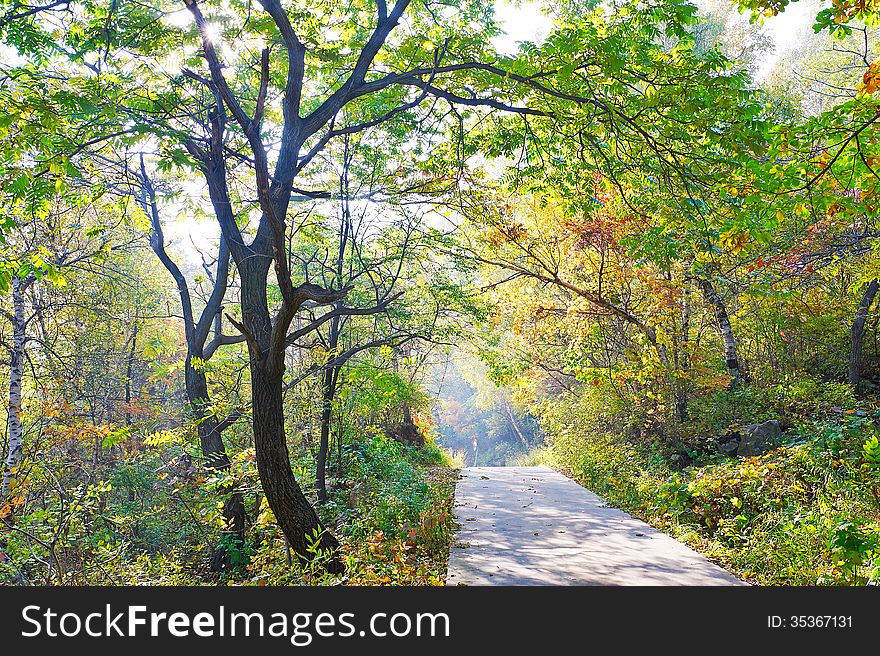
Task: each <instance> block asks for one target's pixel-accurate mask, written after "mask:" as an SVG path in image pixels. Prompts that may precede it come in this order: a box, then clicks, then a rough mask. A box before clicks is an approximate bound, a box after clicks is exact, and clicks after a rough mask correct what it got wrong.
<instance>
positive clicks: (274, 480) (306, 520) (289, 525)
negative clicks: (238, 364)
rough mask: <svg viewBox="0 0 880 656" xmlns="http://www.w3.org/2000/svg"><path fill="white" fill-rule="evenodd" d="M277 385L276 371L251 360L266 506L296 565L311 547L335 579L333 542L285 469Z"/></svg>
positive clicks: (286, 460) (340, 567)
mask: <svg viewBox="0 0 880 656" xmlns="http://www.w3.org/2000/svg"><path fill="white" fill-rule="evenodd" d="M282 382H283V381H282V372H275V371H271V370H269V369H268V368H267V367H266V366H265V364H263V363H259V362H253V361H252V364H251V400H252V405H253V427H254V446H255V450H256V456H257V471H258V472H259V474H260V480H261V481H262V483H263V491H264V492H265V494H266V501H268V503H269V507H270V508H271V509H272V512H273V513H274V514H275V519H276V521H277V522H278V525H279V527H280V528H281V530H282V532H283V533H284V535H285V537H286V538H287V540H288V542H289V543H290V547H291V549H292V550H293V551H294V553H295V554H296V555H297V556H298V557H299V558H300V560H302V561H307V560H310V559H311V558H313V557H314V555H315V554H314V553H313V551H314V550H313V549H311V547H312V545H313V544H316V545H317V546H318V547H320V549H321V550H323V551H324V552H325V553H327V554H328V556H329V559H328V561H327V562H326V563H324V565H325V568H326V569H327V571H329V572H330V573H331V574H339V573H342V572H343V571H344V567H343V564H342V561H341V560H340V559H339V556H338V549H339V542H338V541H337V540H336V538H335V537H333V535H332V534H331V533H330V532H329V531H327V530H326V529H325V528H324V527H323V526H322V525H321V522H320V520H319V519H318V515H317V514H316V513H315V510H314V508H312V506H311V504H310V503H309V501H308V499H306V497H305V495H304V494H303V492H302V489H301V488H300V486H299V484H298V483H297V482H296V478H295V477H294V475H293V471H291V468H290V454H289V452H288V450H287V439H286V437H285V434H284V411H283V404H282V391H283V384H282ZM316 533H317V534H318V537H317V540H316V536H315V534H316Z"/></svg>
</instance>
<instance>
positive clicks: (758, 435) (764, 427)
mask: <svg viewBox="0 0 880 656" xmlns="http://www.w3.org/2000/svg"><path fill="white" fill-rule="evenodd" d="M781 436H782V428H781V427H780V426H779V422H778V421H776V420H775V419H771V420H770V421H765V422H764V423H763V424H748V425H747V426H743V427H742V437H740V440H739V448H738V449H737V452H736V453H737V455H739V456H744V457H750V456H759V455H761V454H763V453H767V452H768V451H770V450H771V449H772V448H773V447H775V446H776V441H777V440H778V439H779V438H780V437H781Z"/></svg>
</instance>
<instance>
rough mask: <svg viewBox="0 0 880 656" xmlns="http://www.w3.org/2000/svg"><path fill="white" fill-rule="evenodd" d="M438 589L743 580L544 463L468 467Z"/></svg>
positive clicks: (729, 582) (463, 472) (461, 481)
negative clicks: (445, 570)
mask: <svg viewBox="0 0 880 656" xmlns="http://www.w3.org/2000/svg"><path fill="white" fill-rule="evenodd" d="M455 516H456V520H457V521H458V523H459V525H460V527H461V528H460V529H459V531H458V533H456V536H455V543H454V546H453V548H452V550H451V552H450V554H449V573H448V575H447V578H446V584H447V585H462V584H463V585H743V583H742V582H741V581H739V580H738V579H737V578H735V577H734V576H732V575H731V574H729V573H728V572H727V571H726V570H724V569H722V568H721V567H718V566H717V565H715V564H713V563H711V562H710V561H708V560H707V559H706V558H704V557H703V556H701V555H700V554H698V553H697V552H696V551H694V550H692V549H690V548H689V547H686V546H685V545H683V544H682V543H681V542H678V541H676V540H674V539H672V538H671V537H669V536H668V535H666V534H664V533H661V532H660V531H657V530H655V529H653V528H651V527H650V526H648V525H647V524H645V523H644V522H642V521H639V520H637V519H635V518H633V517H631V516H630V515H627V514H626V513H625V512H623V511H621V510H618V509H616V508H611V507H609V506H608V504H607V503H605V502H604V501H603V500H602V499H601V498H600V497H598V496H596V495H595V494H593V493H592V492H590V491H589V490H586V489H584V488H583V487H581V486H580V485H578V484H577V483H575V482H574V481H572V480H571V479H569V478H566V477H565V476H563V475H562V474H559V473H558V472H555V471H553V470H552V469H550V468H548V467H467V468H465V469H462V470H461V475H460V477H459V480H458V485H457V487H456V492H455Z"/></svg>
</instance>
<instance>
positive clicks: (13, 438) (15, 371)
mask: <svg viewBox="0 0 880 656" xmlns="http://www.w3.org/2000/svg"><path fill="white" fill-rule="evenodd" d="M31 282H33V277H32V276H27V277H25V278H19V277H18V276H13V278H12V352H11V353H10V356H11V357H10V365H9V404H8V405H7V410H6V411H7V420H6V435H7V439H8V442H9V447H8V449H7V455H6V468H5V469H4V471H3V484H2V487H0V500H2V499H5V498H6V497H7V496H9V491H10V489H11V488H12V482H13V480H14V478H15V473H16V470H17V469H18V466H19V464H20V463H21V453H22V448H23V443H22V433H23V431H22V425H21V383H22V378H23V375H24V357H25V353H24V348H25V343H26V341H27V334H26V332H25V329H26V326H27V321H26V318H25V297H24V294H25V291H26V290H27V288H28V287H29V286H30V284H31Z"/></svg>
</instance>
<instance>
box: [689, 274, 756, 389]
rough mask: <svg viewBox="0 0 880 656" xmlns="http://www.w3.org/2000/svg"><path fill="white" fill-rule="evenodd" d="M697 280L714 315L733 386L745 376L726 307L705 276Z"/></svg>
mask: <svg viewBox="0 0 880 656" xmlns="http://www.w3.org/2000/svg"><path fill="white" fill-rule="evenodd" d="M697 281H698V283H699V285H700V289H702V291H703V298H704V299H705V300H706V303H707V304H708V305H709V307H710V308H711V310H712V313H713V314H714V315H715V322H716V324H717V326H718V330H719V332H720V333H721V341H722V342H723V343H724V360H725V362H726V363H727V373H729V374H730V375H731V376H732V378H733V380H732V381H731V387H735V386H737V385H738V384H739V383H740V382H743V381H745V380H746V376H745V374H744V372H743V371H742V367H741V366H740V361H739V356H738V355H737V350H736V338H735V337H734V334H733V327H732V326H731V325H730V317H729V316H728V315H727V308H726V307H725V305H724V301H723V300H722V299H721V296H719V295H718V292H717V291H716V290H715V287H714V286H713V285H712V283H711V282H710V281H708V280H706V279H705V278H698V279H697Z"/></svg>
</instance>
